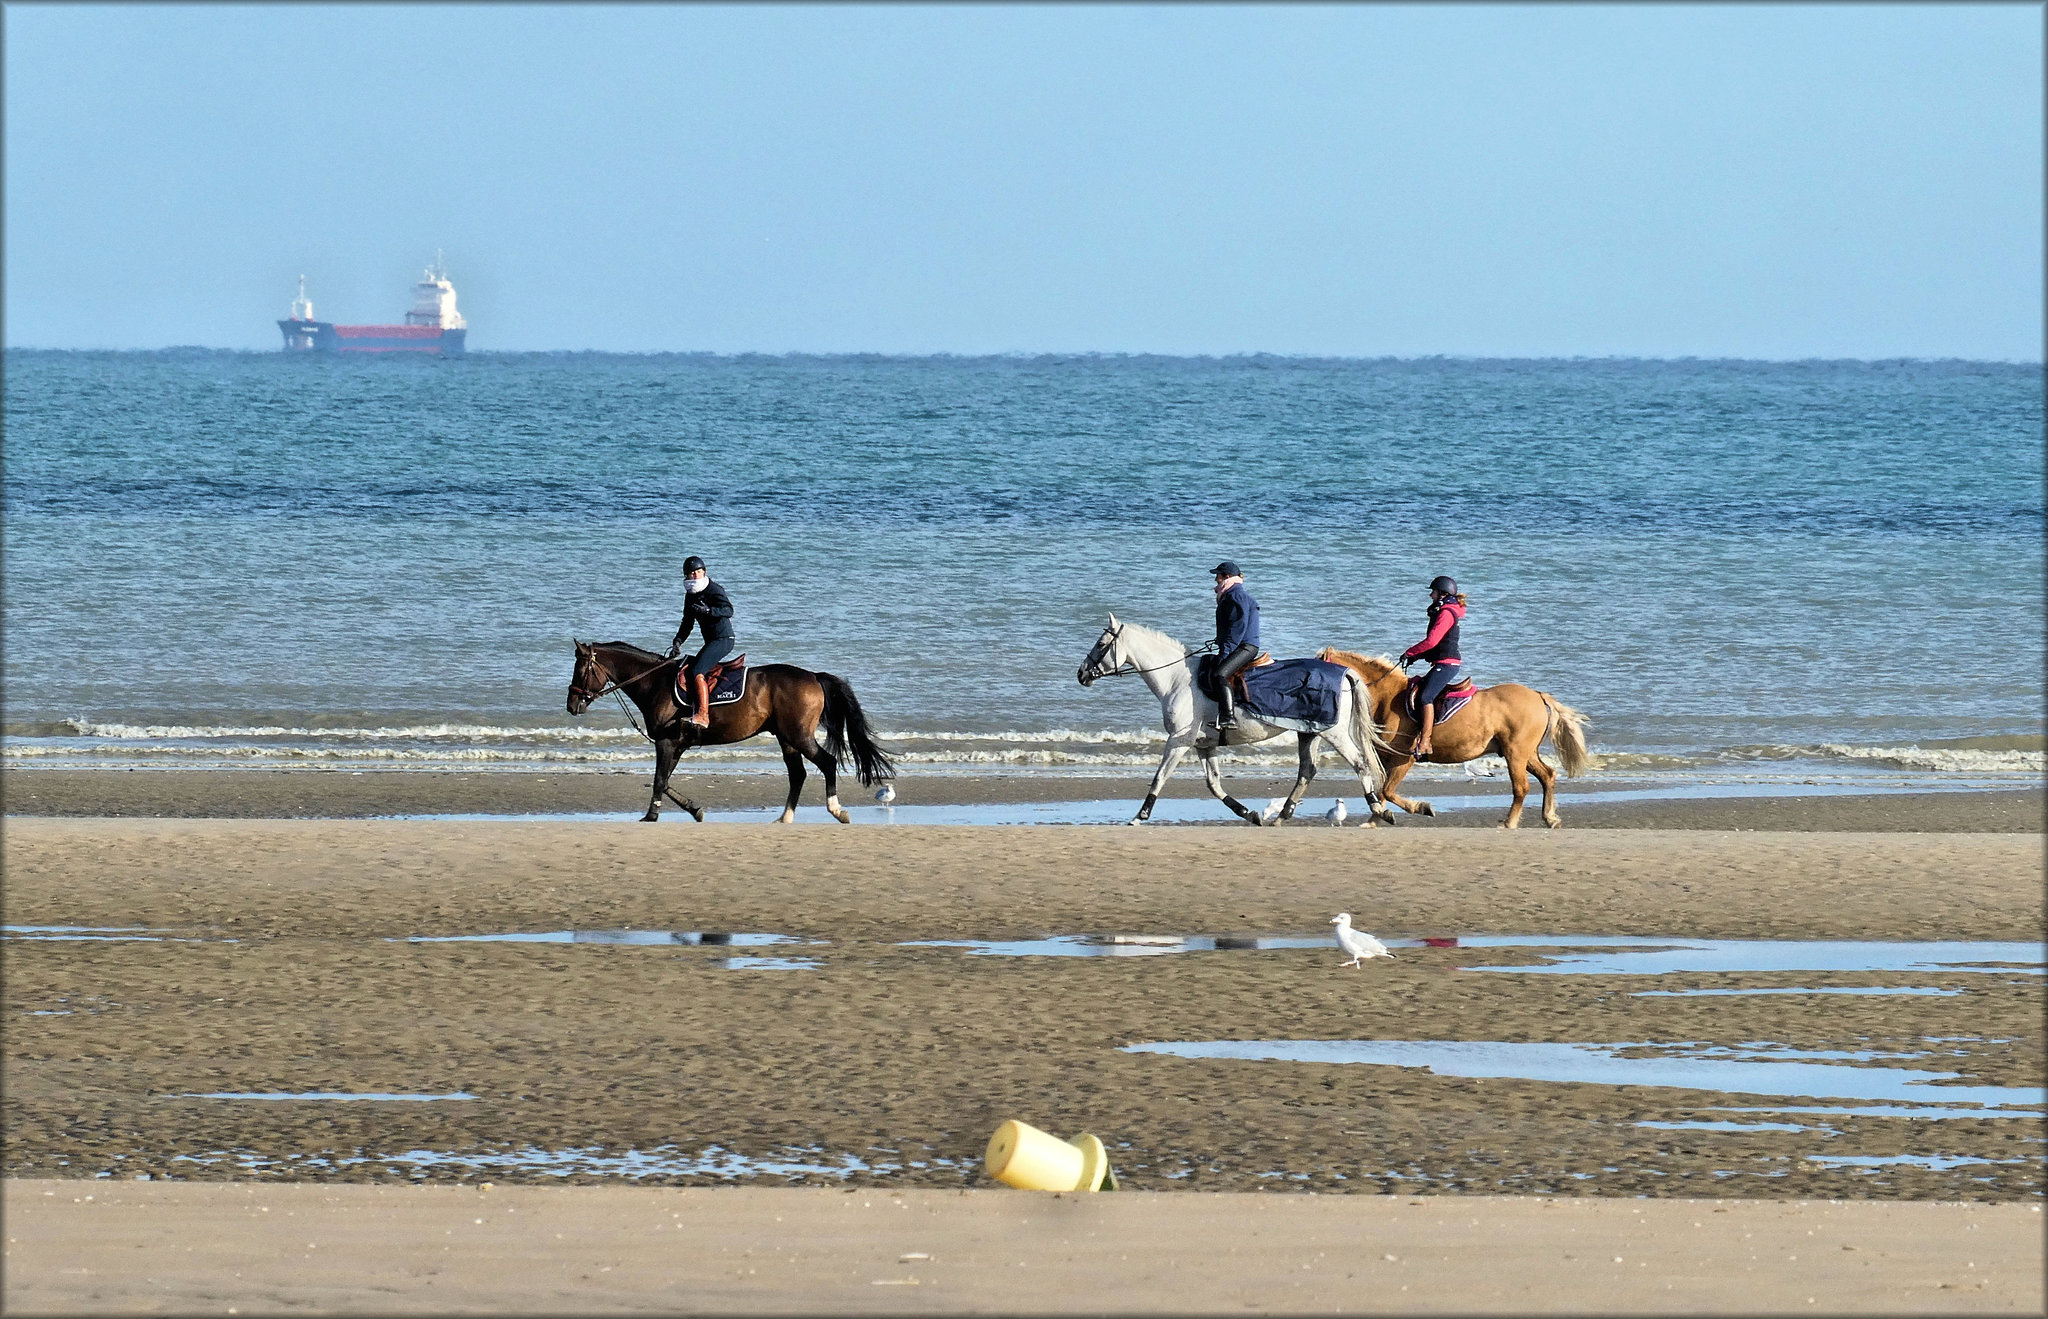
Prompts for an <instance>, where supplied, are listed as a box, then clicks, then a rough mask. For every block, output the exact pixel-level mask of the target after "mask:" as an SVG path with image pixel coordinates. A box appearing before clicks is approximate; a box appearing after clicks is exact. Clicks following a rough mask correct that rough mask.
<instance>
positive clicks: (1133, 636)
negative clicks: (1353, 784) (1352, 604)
mask: <svg viewBox="0 0 2048 1319" xmlns="http://www.w3.org/2000/svg"><path fill="white" fill-rule="evenodd" d="M1199 654H1200V652H1199V651H1191V650H1189V649H1188V648H1187V647H1186V646H1183V645H1181V644H1180V642H1178V641H1175V640H1174V639H1173V638H1172V637H1169V636H1167V635H1166V634H1165V633H1164V632H1157V631H1154V630H1153V629H1151V628H1149V627H1144V626H1142V625H1140V624H1137V623H1123V622H1119V621H1117V616H1116V615H1115V614H1111V615H1110V616H1109V626H1108V627H1106V628H1104V629H1103V630H1102V636H1101V637H1100V638H1099V639H1097V641H1096V642H1095V648H1094V649H1093V650H1090V651H1089V652H1088V658H1086V659H1084V660H1082V661H1081V667H1080V669H1079V670H1078V671H1077V672H1076V673H1075V675H1074V676H1075V678H1076V679H1077V680H1078V681H1079V682H1080V684H1081V685H1082V686H1083V687H1088V686H1092V685H1093V684H1094V683H1095V681H1096V680H1097V679H1098V678H1111V677H1115V676H1117V675H1118V674H1124V673H1135V674H1137V675H1139V676H1140V677H1142V678H1144V680H1145V685H1146V686H1147V687H1149V688H1151V689H1152V694H1153V695H1154V696H1157V697H1158V698H1159V707H1160V710H1161V712H1162V713H1164V714H1165V716H1166V754H1165V755H1163V756H1161V757H1160V759H1159V769H1158V771H1157V772H1156V773H1154V774H1153V775H1152V790H1151V791H1150V792H1147V793H1146V794H1145V804H1144V805H1143V806H1140V807H1139V808H1138V813H1137V815H1135V816H1133V817H1132V819H1131V821H1130V822H1131V823H1132V824H1143V823H1144V822H1145V821H1147V820H1149V819H1151V818H1152V806H1153V804H1154V803H1155V802H1157V801H1158V800H1159V793H1160V791H1161V790H1162V789H1163V788H1165V786H1166V780H1167V778H1168V776H1170V775H1171V774H1172V773H1173V769H1174V766H1176V765H1178V764H1179V763H1180V761H1181V757H1183V756H1185V755H1186V754H1187V753H1188V752H1190V751H1193V752H1194V753H1195V754H1196V755H1198V756H1200V757H1201V758H1202V772H1203V775H1204V776H1205V781H1206V782H1207V783H1208V785H1209V792H1210V794H1211V795H1212V796H1214V797H1215V798H1216V799H1217V800H1218V801H1220V802H1222V803H1223V804H1224V805H1225V806H1228V807H1229V808H1230V809H1231V810H1233V811H1235V812H1237V814H1238V816H1239V817H1240V818H1241V819H1243V820H1244V822H1245V823H1246V824H1254V825H1257V824H1269V823H1273V821H1270V820H1267V819H1266V818H1264V817H1262V816H1261V815H1260V814H1259V813H1258V812H1257V811H1254V810H1252V809H1251V808H1250V807H1248V806H1246V805H1245V804H1244V803H1243V802H1240V801H1239V800H1237V798H1235V797H1233V796H1231V795H1230V794H1229V793H1227V792H1225V791H1224V790H1223V779H1222V776H1221V775H1220V774H1219V773H1218V772H1217V769H1216V752H1217V751H1218V750H1219V749H1221V748H1222V747H1226V746H1233V747H1235V746H1246V745H1248V744H1250V743H1254V742H1265V741H1268V740H1270V739H1272V738H1276V737H1279V736H1280V735H1281V734H1282V733H1293V734H1294V735H1295V736H1296V737H1297V738H1299V739H1300V740H1301V743H1300V745H1301V769H1300V772H1299V774H1298V776H1297V777H1296V778H1295V780H1294V791H1293V792H1292V793H1290V794H1289V795H1288V798H1287V804H1286V805H1285V806H1284V807H1282V808H1281V810H1280V813H1279V815H1278V816H1277V817H1276V818H1277V819H1279V820H1286V819H1291V818H1292V817H1293V815H1294V808H1295V807H1297V806H1299V805H1301V799H1302V798H1303V797H1304V796H1305V795H1307V793H1308V785H1309V782H1310V781H1311V780H1312V779H1314V778H1315V776H1316V752H1315V747H1316V742H1317V740H1318V739H1321V740H1323V741H1326V742H1328V743H1329V744H1330V746H1331V747H1332V748H1333V749H1334V750H1335V751H1336V752H1337V754H1338V755H1340V756H1342V757H1343V758H1344V762H1345V763H1346V764H1347V765H1349V766H1350V767H1351V768H1352V770H1353V771H1354V772H1355V773H1356V774H1357V775H1358V781H1359V782H1360V783H1361V784H1363V785H1364V787H1365V800H1366V804H1367V806H1369V807H1370V808H1371V811H1372V813H1371V815H1370V816H1369V817H1368V818H1367V819H1366V821H1365V823H1364V824H1362V825H1360V826H1359V827H1360V828H1362V829H1370V828H1372V827H1373V825H1374V824H1376V823H1377V822H1378V821H1379V820H1380V819H1382V818H1386V817H1389V816H1391V815H1392V812H1391V811H1390V810H1388V809H1387V806H1386V804H1385V803H1384V802H1382V801H1381V800H1380V785H1381V784H1382V783H1384V782H1385V781H1386V772H1385V770H1383V769H1382V768H1381V766H1380V757H1379V749H1380V748H1381V747H1384V746H1386V743H1385V742H1383V741H1381V740H1380V735H1379V730H1378V729H1377V728H1375V727H1374V726H1373V721H1372V697H1371V693H1370V692H1368V691H1367V689H1366V686H1365V683H1364V682H1363V681H1362V680H1361V679H1360V678H1359V676H1358V675H1357V674H1356V673H1353V672H1352V671H1351V670H1350V669H1346V670H1345V671H1344V678H1345V681H1344V686H1343V688H1342V689H1341V691H1340V692H1339V694H1338V698H1337V722H1336V724H1335V725H1334V726H1332V727H1331V728H1329V729H1327V730H1325V731H1323V732H1321V733H1305V732H1301V731H1300V730H1298V729H1293V728H1283V727H1278V726H1276V725H1272V724H1265V723H1261V722H1259V720H1258V719H1256V718H1255V717H1254V716H1253V715H1252V713H1251V711H1249V710H1247V709H1245V708H1244V706H1243V705H1242V704H1240V705H1239V706H1238V708H1237V725H1236V727H1234V728H1232V729H1231V730H1230V732H1229V734H1228V736H1226V737H1223V738H1221V739H1219V738H1218V736H1217V732H1216V718H1217V715H1218V713H1219V711H1218V710H1217V708H1216V702H1214V701H1212V700H1210V699H1209V697H1208V696H1207V695H1206V694H1205V693H1204V692H1203V691H1202V689H1201V686H1200V684H1199V683H1197V682H1196V681H1195V665H1196V663H1197V662H1198V656H1199Z"/></svg>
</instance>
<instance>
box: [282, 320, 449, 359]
mask: <svg viewBox="0 0 2048 1319" xmlns="http://www.w3.org/2000/svg"><path fill="white" fill-rule="evenodd" d="M277 328H278V329H279V330H280V331H282V332H283V334H284V349H285V351H286V352H288V353H415V354H417V353H425V354H430V355H433V356H439V357H456V356H460V355H461V354H462V352H463V351H464V340H465V339H467V338H468V337H469V331H467V330H444V329H442V328H441V327H439V326H436V325H334V324H331V323H330V322H327V321H294V320H283V321H279V322H278V323H277Z"/></svg>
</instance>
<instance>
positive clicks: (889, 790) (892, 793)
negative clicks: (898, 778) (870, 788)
mask: <svg viewBox="0 0 2048 1319" xmlns="http://www.w3.org/2000/svg"><path fill="white" fill-rule="evenodd" d="M875 800H876V801H878V802H880V803H882V805H884V806H887V805H889V804H891V803H892V802H894V801H895V800H896V785H895V784H893V783H884V784H883V785H882V786H881V787H879V788H877V789H875Z"/></svg>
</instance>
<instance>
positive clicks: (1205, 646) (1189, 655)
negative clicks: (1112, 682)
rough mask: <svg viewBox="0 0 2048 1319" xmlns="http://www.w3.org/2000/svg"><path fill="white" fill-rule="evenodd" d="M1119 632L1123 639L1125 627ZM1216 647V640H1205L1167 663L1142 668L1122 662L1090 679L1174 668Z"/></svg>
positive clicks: (1136, 674)
mask: <svg viewBox="0 0 2048 1319" xmlns="http://www.w3.org/2000/svg"><path fill="white" fill-rule="evenodd" d="M1117 632H1118V639H1119V640H1121V639H1122V632H1123V629H1121V628H1119V629H1117ZM1214 649H1216V643H1215V642H1213V641H1205V642H1203V643H1202V644H1201V645H1199V646H1196V647H1195V648H1194V649H1193V650H1189V651H1183V652H1182V653H1181V657H1180V658H1179V659H1171V660H1168V661H1166V663H1164V664H1154V665H1153V666H1152V667H1151V668H1149V669H1141V668H1139V667H1138V666H1137V665H1135V664H1132V665H1131V666H1130V667H1129V668H1125V667H1124V666H1123V665H1121V664H1120V665H1118V666H1117V667H1116V668H1113V669H1111V670H1110V671H1109V672H1107V673H1098V674H1096V675H1095V676H1094V677H1093V678H1092V679H1090V680H1089V681H1091V682H1100V681H1102V680H1103V679H1104V678H1123V677H1137V676H1138V675H1140V674H1145V673H1157V672H1159V671H1160V670H1161V669H1170V668H1172V667H1173V666H1174V665H1176V664H1185V663H1187V662H1188V661H1189V660H1190V659H1193V658H1194V657H1195V656H1197V655H1206V654H1208V653H1209V652H1210V651H1212V650H1214ZM1127 662H1128V661H1127Z"/></svg>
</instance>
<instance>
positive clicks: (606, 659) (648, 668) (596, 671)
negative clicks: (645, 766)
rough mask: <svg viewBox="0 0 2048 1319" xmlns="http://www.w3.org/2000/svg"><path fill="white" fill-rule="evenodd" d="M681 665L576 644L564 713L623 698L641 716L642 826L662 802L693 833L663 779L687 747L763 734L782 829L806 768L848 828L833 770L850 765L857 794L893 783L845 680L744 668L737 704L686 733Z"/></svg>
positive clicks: (623, 646)
mask: <svg viewBox="0 0 2048 1319" xmlns="http://www.w3.org/2000/svg"><path fill="white" fill-rule="evenodd" d="M681 663H682V661H680V660H672V659H663V658H662V657H661V656H659V655H657V654H655V653H654V652H653V651H651V650H642V649H640V647H638V646H635V645H632V644H631V643H629V642H624V641H593V642H583V641H578V642H577V643H576V668H575V670H574V672H573V673H571V675H570V677H569V713H570V714H572V715H576V714H582V713H583V712H584V711H585V710H588V709H589V708H590V703H591V702H592V701H594V700H596V699H597V698H598V697H600V696H603V695H605V694H606V693H607V692H612V691H618V692H623V693H624V694H625V695H627V696H628V697H630V698H632V701H633V704H635V705H637V706H639V707H640V717H641V718H642V719H643V720H644V721H645V723H646V729H645V731H646V733H647V736H648V737H649V738H650V739H651V740H652V741H653V742H654V795H653V796H652V797H651V798H650V799H649V800H648V803H647V814H645V815H643V816H641V817H640V818H641V819H642V820H644V821H654V820H658V819H660V818H661V799H662V798H663V797H667V798H668V799H669V800H670V801H672V802H674V803H675V804H676V805H678V806H680V807H682V808H683V809H684V810H686V811H688V812H689V813H690V815H691V816H692V817H693V818H694V819H696V820H697V821H698V822H699V823H700V824H701V823H702V822H703V820H704V812H703V810H702V809H701V808H700V807H699V806H698V805H697V804H696V803H695V802H693V801H689V800H687V799H685V798H682V797H678V796H676V795H675V794H674V793H673V792H670V791H669V788H668V780H669V775H671V774H673V773H675V768H676V760H677V759H678V758H679V757H680V756H681V755H682V754H683V752H685V751H687V750H689V749H690V748H691V747H693V746H724V745H727V744H729V743H733V742H744V741H746V740H747V739H748V738H750V737H752V736H754V735H755V734H756V733H764V732H765V733H770V734H772V735H773V736H774V738H775V740H776V741H777V742H778V743H780V744H781V746H782V763H783V764H784V765H786V766H787V767H788V769H789V801H788V802H787V803H785V804H784V805H783V808H782V823H784V824H788V823H789V822H790V821H791V820H794V819H795V818H796V799H797V797H798V796H799V795H801V794H802V792H803V790H804V762H805V761H806V760H808V761H810V762H811V763H812V764H813V765H816V766H817V767H818V772H819V773H821V774H823V775H824V776H825V809H826V810H828V811H830V812H832V817H833V818H834V819H836V820H838V821H839V823H841V824H852V823H853V817H852V816H850V815H848V814H847V813H846V808H845V807H843V806H841V805H840V804H839V775H838V770H839V766H841V765H843V764H845V763H846V761H847V759H848V758H849V756H850V757H851V758H852V761H853V764H854V768H855V769H857V770H858V771H859V772H860V781H861V782H862V783H864V784H866V783H873V782H875V781H876V780H877V779H887V778H894V777H895V775H896V766H895V765H894V763H892V762H891V760H890V759H889V756H888V753H887V752H885V751H883V750H882V748H881V747H879V746H877V745H875V739H874V734H873V733H872V732H871V731H870V730H869V728H868V720H867V716H866V715H865V714H863V713H861V708H860V702H859V701H857V700H855V699H854V696H853V688H852V687H850V686H848V685H847V683H846V680H845V679H844V678H838V677H834V676H833V675H832V674H829V673H812V672H811V671H810V670H809V669H799V668H797V667H796V666H795V665H793V664H755V665H751V666H749V667H748V669H747V688H746V692H745V693H744V694H743V695H742V696H741V697H740V699H739V700H737V701H732V702H729V703H727V704H724V705H714V706H712V707H711V724H710V726H709V727H706V728H699V727H697V726H696V725H694V724H692V723H690V721H689V720H688V718H687V717H686V716H685V712H684V709H683V706H682V703H681V702H679V701H678V700H676V668H677V666H678V665H679V664H681ZM821 724H822V725H823V726H824V729H825V745H824V746H822V747H820V746H819V745H818V728H819V726H820V725H821Z"/></svg>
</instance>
